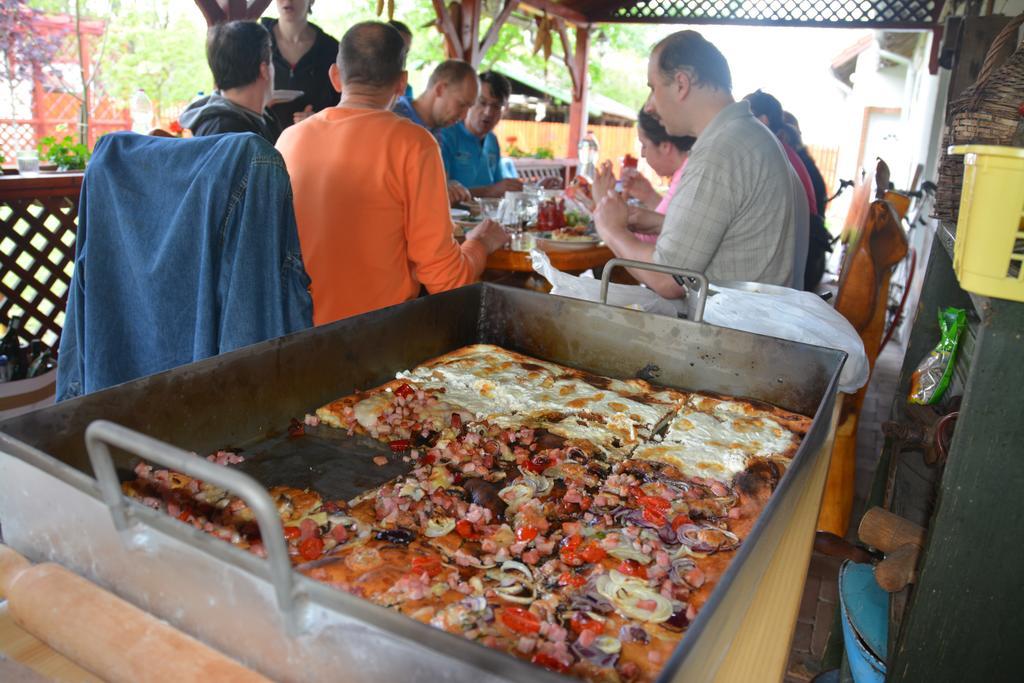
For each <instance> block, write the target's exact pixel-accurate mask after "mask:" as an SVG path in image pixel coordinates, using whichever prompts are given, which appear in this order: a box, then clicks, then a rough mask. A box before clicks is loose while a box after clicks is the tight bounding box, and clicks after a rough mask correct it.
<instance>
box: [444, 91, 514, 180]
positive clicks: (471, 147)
mask: <svg viewBox="0 0 1024 683" xmlns="http://www.w3.org/2000/svg"><path fill="white" fill-rule="evenodd" d="M511 93H512V85H511V84H510V83H509V82H508V79H507V78H505V77H504V76H502V75H501V74H499V73H495V72H494V71H486V72H484V73H482V74H480V94H479V95H478V96H477V98H476V102H474V103H473V106H471V107H470V108H469V111H467V112H466V118H465V119H463V120H462V121H459V122H458V123H456V124H455V125H454V126H451V127H449V128H445V129H443V130H442V131H441V132H440V136H439V137H440V141H441V157H442V159H444V170H445V172H446V173H447V174H448V179H449V180H454V181H456V182H458V183H460V184H461V185H463V186H464V187H467V188H469V191H470V192H471V193H472V194H473V196H474V197H504V196H505V193H506V192H519V191H521V190H522V189H523V183H522V181H520V180H519V179H518V178H509V177H505V175H504V174H503V173H502V170H501V146H500V145H499V144H498V137H497V136H496V135H495V134H494V129H495V127H496V126H497V125H498V123H499V122H500V121H501V114H502V112H503V111H504V110H505V105H507V104H508V98H509V95H510V94H511Z"/></svg>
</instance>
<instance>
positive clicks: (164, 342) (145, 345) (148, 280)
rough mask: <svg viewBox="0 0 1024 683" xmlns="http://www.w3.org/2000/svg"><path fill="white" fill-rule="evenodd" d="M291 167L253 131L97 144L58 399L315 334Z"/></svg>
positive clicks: (83, 206)
mask: <svg viewBox="0 0 1024 683" xmlns="http://www.w3.org/2000/svg"><path fill="white" fill-rule="evenodd" d="M312 313H313V303H312V300H311V298H310V296H309V276H308V275H307V274H306V270H305V267H304V266H303V263H302V255H301V252H300V250H299V237H298V232H297V230H296V227H295V212H294V210H293V208H292V190H291V183H290V181H289V178H288V172H287V170H286V169H285V165H284V160H283V159H282V158H281V155H280V154H279V153H278V152H277V150H275V149H274V148H273V147H272V146H271V145H270V143H268V142H267V141H266V140H264V139H263V138H261V137H259V136H257V135H253V134H251V133H230V134H225V135H213V136H209V137H200V138H192V139H187V140H175V139H167V138H158V137H150V136H145V135H135V134H133V133H112V134H109V135H105V136H103V137H102V138H101V139H100V141H99V143H98V144H97V145H96V151H95V153H94V154H93V157H92V160H91V161H90V162H89V166H88V168H87V170H86V173H85V179H84V181H83V183H82V196H81V203H80V205H79V213H78V235H77V243H76V245H75V272H74V276H73V278H72V282H71V290H70V293H69V296H68V304H67V313H66V318H65V320H64V329H63V333H62V335H61V340H60V354H59V362H58V370H57V400H64V399H67V398H73V397H75V396H79V395H81V394H87V393H90V392H93V391H97V390H99V389H103V388H105V387H109V386H112V385H114V384H119V383H121V382H126V381H128V380H131V379H134V378H136V377H141V376H143V375H148V374H151V373H154V372H159V371H161V370H166V369H168V368H172V367H175V366H178V365H183V364H185V363H190V362H192V361H196V360H200V359H202V358H207V357H209V356H214V355H216V354H219V353H223V352H225V351H230V350H232V349H236V348H239V347H241V346H245V345H247V344H254V343H256V342H260V341H263V340H265V339H270V338H273V337H278V336H281V335H285V334H288V333H289V332H294V331H296V330H300V329H303V328H306V327H310V326H312V323H313V316H312Z"/></svg>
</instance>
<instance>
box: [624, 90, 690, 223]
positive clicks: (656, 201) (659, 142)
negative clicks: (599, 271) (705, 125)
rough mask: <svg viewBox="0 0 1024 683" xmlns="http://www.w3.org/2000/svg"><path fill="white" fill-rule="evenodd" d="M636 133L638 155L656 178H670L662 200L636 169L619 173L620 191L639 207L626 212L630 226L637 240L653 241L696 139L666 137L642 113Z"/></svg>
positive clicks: (655, 120) (660, 129) (652, 119)
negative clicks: (636, 202)
mask: <svg viewBox="0 0 1024 683" xmlns="http://www.w3.org/2000/svg"><path fill="white" fill-rule="evenodd" d="M636 134H637V137H638V138H639V139H640V156H642V157H643V158H644V159H646V160H647V163H648V165H649V166H650V167H651V168H652V169H654V172H655V173H657V174H658V175H660V176H666V177H667V176H671V177H672V182H671V183H670V184H669V186H668V192H667V193H665V196H664V197H662V196H661V195H660V194H659V193H658V191H657V190H655V189H654V186H653V185H651V183H650V181H649V180H647V178H645V177H644V176H642V175H640V173H639V172H637V170H636V169H630V168H626V169H623V171H622V190H623V192H624V193H625V194H626V196H627V197H630V198H632V199H636V200H637V201H639V202H640V204H641V208H639V209H637V210H631V211H630V224H631V225H630V227H631V229H633V230H634V232H635V234H636V236H637V238H638V239H641V240H643V241H645V242H656V241H657V240H658V233H659V232H660V231H661V222H662V221H661V217H662V216H664V215H665V212H666V211H667V210H668V203H669V200H671V199H672V195H674V194H675V193H676V188H677V187H679V179H680V178H681V177H682V176H683V170H684V169H685V168H686V159H687V157H688V156H689V155H690V148H691V147H693V143H694V142H695V140H696V138H692V137H676V136H672V135H669V134H668V133H667V132H665V129H664V128H663V127H662V125H661V123H660V122H659V121H658V119H656V118H654V117H653V116H651V115H650V114H648V113H647V112H645V111H643V110H640V114H639V116H638V117H637V128H636ZM645 209H646V210H645ZM659 214H660V215H659Z"/></svg>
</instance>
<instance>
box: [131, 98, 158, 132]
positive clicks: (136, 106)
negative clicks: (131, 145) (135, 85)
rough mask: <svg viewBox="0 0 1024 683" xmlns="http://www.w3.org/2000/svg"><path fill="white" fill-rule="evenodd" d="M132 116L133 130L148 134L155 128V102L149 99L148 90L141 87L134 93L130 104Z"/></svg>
mask: <svg viewBox="0 0 1024 683" xmlns="http://www.w3.org/2000/svg"><path fill="white" fill-rule="evenodd" d="M128 111H129V113H130V114H131V116H132V132H133V133H140V134H142V135H147V134H148V133H149V131H151V130H153V103H152V102H150V101H149V97H148V96H147V95H146V91H145V90H143V89H142V88H139V89H138V90H136V91H135V94H134V95H132V99H131V102H129V105H128Z"/></svg>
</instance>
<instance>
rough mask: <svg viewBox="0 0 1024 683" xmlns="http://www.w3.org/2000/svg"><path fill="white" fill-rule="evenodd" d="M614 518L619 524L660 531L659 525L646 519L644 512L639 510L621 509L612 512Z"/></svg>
mask: <svg viewBox="0 0 1024 683" xmlns="http://www.w3.org/2000/svg"><path fill="white" fill-rule="evenodd" d="M612 517H613V518H614V519H615V521H617V522H618V523H619V524H622V525H625V524H632V525H633V526H641V527H644V528H647V529H654V530H658V528H659V527H658V525H657V524H652V523H651V522H649V521H647V520H646V519H644V513H643V510H637V509H635V508H627V507H620V508H617V509H615V510H613V511H612Z"/></svg>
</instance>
